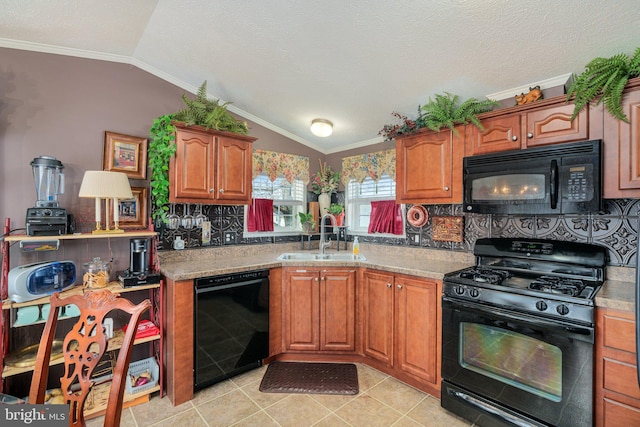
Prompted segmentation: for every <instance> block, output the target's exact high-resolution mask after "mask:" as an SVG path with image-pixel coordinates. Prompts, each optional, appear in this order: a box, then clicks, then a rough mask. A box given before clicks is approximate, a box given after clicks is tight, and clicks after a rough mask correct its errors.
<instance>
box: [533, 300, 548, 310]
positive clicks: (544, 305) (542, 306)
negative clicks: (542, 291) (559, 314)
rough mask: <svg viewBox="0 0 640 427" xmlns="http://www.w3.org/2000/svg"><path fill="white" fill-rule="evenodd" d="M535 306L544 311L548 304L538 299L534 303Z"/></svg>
mask: <svg viewBox="0 0 640 427" xmlns="http://www.w3.org/2000/svg"><path fill="white" fill-rule="evenodd" d="M536 308H537V309H538V311H545V310H546V309H547V308H548V306H547V303H546V302H544V301H538V302H537V303H536Z"/></svg>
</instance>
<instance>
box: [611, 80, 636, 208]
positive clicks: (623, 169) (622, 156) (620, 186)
mask: <svg viewBox="0 0 640 427" xmlns="http://www.w3.org/2000/svg"><path fill="white" fill-rule="evenodd" d="M622 108H623V111H624V113H625V114H626V115H627V117H628V119H629V123H625V122H623V121H621V120H618V119H616V118H614V117H612V116H611V115H610V114H609V113H606V112H605V113H604V170H605V173H604V190H603V194H604V198H605V199H621V198H638V197H640V78H638V79H633V80H632V81H631V82H630V83H629V84H627V87H626V89H625V93H624V95H623V97H622ZM614 171H617V173H616V172H614Z"/></svg>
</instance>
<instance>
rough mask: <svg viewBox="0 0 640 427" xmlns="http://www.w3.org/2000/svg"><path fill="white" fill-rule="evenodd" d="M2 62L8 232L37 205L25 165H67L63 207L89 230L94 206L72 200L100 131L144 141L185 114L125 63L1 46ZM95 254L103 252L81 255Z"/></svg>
mask: <svg viewBox="0 0 640 427" xmlns="http://www.w3.org/2000/svg"><path fill="white" fill-rule="evenodd" d="M0 57H1V58H2V61H1V62H0V182H1V187H0V188H1V191H0V218H1V219H2V221H3V222H2V223H3V224H4V219H5V218H11V223H12V228H17V227H24V217H25V213H26V209H27V208H29V207H32V206H34V204H35V200H36V194H35V188H34V184H33V177H32V172H31V166H30V162H31V160H33V158H34V157H38V156H40V155H50V156H55V157H57V158H58V159H59V160H60V161H61V162H62V163H63V164H64V166H65V170H64V171H65V179H66V186H65V187H66V188H65V194H64V195H62V196H60V198H59V201H60V205H61V207H63V208H65V209H67V211H68V212H71V213H73V214H74V215H75V216H76V218H77V219H78V220H79V221H80V222H81V225H83V227H86V226H87V224H90V225H92V224H93V223H92V218H93V212H94V207H93V201H91V200H88V199H80V198H78V197H77V195H78V191H79V188H80V183H81V181H82V176H83V174H84V171H85V170H101V169H102V157H103V147H104V132H105V131H112V132H117V133H123V134H127V135H132V136H139V137H146V136H147V135H148V131H149V128H150V127H151V124H152V122H153V119H155V118H156V117H159V116H161V115H163V114H169V113H173V112H175V111H177V110H179V109H181V108H183V106H184V104H183V102H182V99H181V97H182V95H183V94H184V93H185V92H186V91H185V90H183V89H181V88H179V87H177V86H175V85H173V84H170V83H168V82H166V81H164V80H162V79H160V78H158V77H156V76H154V75H152V74H150V73H148V72H146V71H143V70H140V69H138V68H136V67H134V66H131V65H127V64H120V63H113V62H106V61H98V60H92V59H83V58H75V57H68V56H61V55H53V54H46V53H38V52H30V51H22V50H15V49H6V48H0ZM249 126H250V128H251V130H250V135H252V136H255V137H257V138H259V139H258V141H256V143H255V144H254V146H255V147H256V148H264V149H269V150H275V151H284V152H288V153H294V154H303V155H307V156H309V159H310V163H311V164H312V165H315V164H317V159H318V158H324V157H325V156H324V155H323V154H322V153H319V152H317V151H315V150H313V149H310V148H309V147H307V146H305V145H302V144H300V143H298V142H296V141H293V140H291V139H289V138H286V137H284V136H282V135H280V134H277V133H275V132H273V131H271V130H269V129H266V128H264V127H263V126H260V125H258V124H255V123H251V122H250V123H249ZM313 172H315V169H313V168H312V173H313ZM132 184H133V185H137V186H140V185H141V184H146V185H147V186H148V182H146V183H145V182H140V181H132ZM82 231H86V230H85V229H83V230H82ZM114 242H115V241H114ZM122 243H124V242H122ZM122 243H120V242H118V243H116V244H118V245H121V244H122ZM88 246H93V244H91V245H89V244H88ZM102 246H104V245H102ZM125 246H126V245H125ZM126 248H127V249H126V257H128V246H126ZM83 252H84V251H83ZM87 252H92V250H91V249H88V250H87ZM94 252H99V251H97V250H95V251H94ZM103 252H104V250H103ZM60 255H61V254H59V253H58V254H56V256H55V258H57V257H59V256H60ZM94 255H95V256H98V255H100V256H103V257H107V255H109V254H108V253H106V254H101V253H98V254H95V253H87V254H86V255H85V256H94ZM12 256H13V251H12ZM42 256H44V257H46V256H47V255H42ZM50 256H53V254H51V255H50ZM16 262H17V261H16ZM16 262H14V260H12V266H15V265H16ZM127 263H128V259H127V260H126V262H125V266H126V265H127Z"/></svg>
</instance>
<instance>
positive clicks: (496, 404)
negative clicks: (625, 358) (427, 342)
mask: <svg viewBox="0 0 640 427" xmlns="http://www.w3.org/2000/svg"><path fill="white" fill-rule="evenodd" d="M474 255H475V258H476V265H475V266H473V267H470V268H466V269H463V270H459V271H454V272H451V273H448V274H446V275H445V277H444V280H443V288H444V295H443V297H442V387H441V405H442V406H443V407H444V408H445V409H447V410H449V411H451V412H454V413H456V414H458V415H459V416H462V417H464V418H466V419H468V420H470V421H472V422H473V423H474V425H478V426H491V427H495V426H503V427H506V426H509V427H511V426H517V427H523V426H535V427H540V426H545V427H547V426H555V427H572V426H575V425H580V426H590V425H592V423H593V418H592V414H593V409H592V400H593V394H592V389H593V387H592V386H593V346H594V340H595V324H594V314H595V306H594V298H595V296H596V295H597V293H598V291H599V290H600V288H601V287H602V284H603V282H604V271H605V266H606V248H604V247H601V246H596V245H591V244H586V243H576V242H563V241H553V240H542V239H528V238H495V239H478V241H477V242H476V245H475V247H474Z"/></svg>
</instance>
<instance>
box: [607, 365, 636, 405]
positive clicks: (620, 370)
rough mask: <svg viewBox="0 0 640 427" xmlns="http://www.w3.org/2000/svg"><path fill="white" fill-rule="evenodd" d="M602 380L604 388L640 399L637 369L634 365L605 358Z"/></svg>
mask: <svg viewBox="0 0 640 427" xmlns="http://www.w3.org/2000/svg"><path fill="white" fill-rule="evenodd" d="M602 363H603V371H604V376H603V382H604V384H603V385H602V386H603V387H604V388H605V389H607V390H611V391H615V392H616V393H621V394H624V395H625V396H629V397H633V398H634V399H640V387H639V386H638V381H637V378H638V377H637V372H636V371H637V370H636V367H635V366H634V365H630V364H628V363H623V362H619V361H617V360H614V359H608V358H605V359H604V360H603V361H602Z"/></svg>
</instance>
